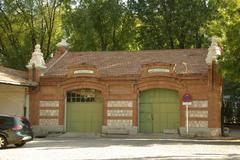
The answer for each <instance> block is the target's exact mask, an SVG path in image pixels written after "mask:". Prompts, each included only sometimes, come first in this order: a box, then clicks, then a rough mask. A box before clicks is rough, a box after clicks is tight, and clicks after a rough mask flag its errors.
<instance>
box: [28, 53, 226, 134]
mask: <svg viewBox="0 0 240 160" xmlns="http://www.w3.org/2000/svg"><path fill="white" fill-rule="evenodd" d="M172 52H174V50H173V51H172ZM205 52H206V51H205ZM179 56H181V55H179ZM204 56H206V54H204ZM63 58H64V57H63ZM153 58H154V57H153ZM51 63H52V62H51ZM59 63H60V62H59ZM180 63H181V62H180ZM201 63H203V62H201ZM193 65H194V64H193ZM193 65H192V66H193ZM204 65H205V66H207V64H204ZM126 67H127V66H126ZM156 67H162V68H169V69H170V72H169V73H148V69H150V68H156ZM174 67H175V66H174V63H162V62H159V63H156V62H154V63H150V64H146V65H141V68H140V70H139V71H138V74H135V75H133V74H132V75H130V74H126V75H121V76H101V72H100V69H99V68H98V67H96V66H94V65H89V64H85V63H82V64H79V65H75V64H68V67H67V74H65V75H51V74H45V75H43V76H40V74H39V71H38V70H37V72H36V76H37V78H36V80H39V86H38V87H37V88H35V89H33V90H32V91H31V93H30V120H31V122H32V124H33V125H34V126H41V125H40V123H42V124H43V125H46V124H47V123H48V122H49V121H47V120H53V121H57V123H58V124H57V125H59V126H60V129H59V128H58V129H56V131H65V129H64V125H65V124H64V123H65V98H66V93H67V91H71V90H75V89H80V88H92V89H96V90H99V91H101V93H102V96H103V98H104V107H103V124H102V125H103V128H104V126H105V127H106V126H107V125H108V120H116V119H119V120H125V119H126V120H131V122H132V127H135V128H137V127H138V107H139V106H138V98H139V93H140V92H141V91H144V90H147V89H152V88H166V89H171V90H176V91H177V92H178V94H179V102H180V104H181V98H182V96H183V95H184V94H185V93H190V94H191V95H192V98H193V101H194V104H193V106H192V107H191V106H190V108H189V111H192V113H193V114H196V113H207V116H205V117H204V116H203V117H194V116H192V117H191V116H190V117H189V122H191V125H192V128H193V130H194V128H195V130H194V131H193V132H194V134H197V135H198V133H197V132H199V133H200V134H199V135H202V134H204V135H211V136H218V135H219V134H220V128H221V114H220V113H221V94H222V92H221V88H222V80H221V78H220V77H219V76H218V74H217V66H216V64H215V63H213V65H211V66H208V69H207V71H206V72H198V73H191V72H190V73H188V71H186V72H185V73H183V72H182V73H177V72H176V71H175V68H174ZM77 69H91V70H94V71H95V74H81V75H74V74H73V72H74V71H75V70H77ZM65 70H66V69H65ZM30 72H31V71H30ZM49 72H50V71H49ZM31 73H32V72H31ZM50 73H51V72H50ZM38 78H39V79H38ZM49 101H50V102H51V103H52V104H50V102H49ZM110 101H126V102H132V109H130V110H132V113H133V114H132V116H131V117H108V116H107V112H108V110H111V109H108V103H110ZM48 102H49V103H48ZM194 105H195V107H194ZM201 105H202V106H203V107H201ZM204 105H205V106H204ZM198 106H199V107H198ZM116 109H121V110H129V108H124V107H117V108H116ZM46 110H57V111H56V114H54V115H48V116H46V115H45V116H44V114H41V113H40V112H42V113H45V112H44V111H46ZM179 110H180V115H179V116H180V129H179V130H180V133H181V134H184V133H185V130H184V129H185V107H184V106H182V105H180V106H179ZM198 111H199V112H198ZM205 111H206V112H205ZM54 113H55V112H54ZM40 121H41V122H40ZM45 121H46V122H45ZM206 123H207V125H206ZM53 124H56V123H53ZM201 125H202V126H201ZM204 125H205V126H204ZM59 126H58V127H59ZM61 126H62V128H61ZM190 127H191V126H190ZM198 127H199V129H198ZM204 127H205V129H206V130H205V131H203V132H204V133H201V128H204ZM196 128H197V129H196ZM135 132H137V130H136V131H135Z"/></svg>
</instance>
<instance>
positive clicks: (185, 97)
mask: <svg viewBox="0 0 240 160" xmlns="http://www.w3.org/2000/svg"><path fill="white" fill-rule="evenodd" d="M182 101H183V102H192V96H191V94H189V93H185V94H184V95H183V97H182Z"/></svg>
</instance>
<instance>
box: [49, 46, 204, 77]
mask: <svg viewBox="0 0 240 160" xmlns="http://www.w3.org/2000/svg"><path fill="white" fill-rule="evenodd" d="M207 52H208V51H207V49H173V50H152V51H135V52H127V51H113V52H108V51H105V52H69V53H67V54H66V55H65V56H64V57H63V58H62V59H60V60H59V61H58V62H57V63H56V64H55V65H53V66H52V67H51V68H49V69H48V70H47V72H46V73H45V75H51V76H54V75H66V74H67V72H68V67H69V66H70V65H73V64H83V63H85V64H88V65H93V66H95V67H96V68H97V70H98V71H99V73H100V75H101V76H103V77H106V76H121V75H137V74H139V73H140V70H141V67H142V66H143V65H146V64H152V63H165V64H176V72H177V73H184V72H185V71H186V67H185V66H184V64H183V62H184V63H186V65H187V68H188V73H206V72H207V64H206V62H205V58H206V56H207Z"/></svg>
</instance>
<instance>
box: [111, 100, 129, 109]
mask: <svg viewBox="0 0 240 160" xmlns="http://www.w3.org/2000/svg"><path fill="white" fill-rule="evenodd" d="M107 106H108V107H128V108H132V107H133V102H132V101H125V100H111V101H108V103H107Z"/></svg>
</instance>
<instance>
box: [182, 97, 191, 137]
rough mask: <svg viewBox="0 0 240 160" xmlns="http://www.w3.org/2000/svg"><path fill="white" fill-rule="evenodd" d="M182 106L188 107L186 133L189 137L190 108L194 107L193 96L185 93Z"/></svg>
mask: <svg viewBox="0 0 240 160" xmlns="http://www.w3.org/2000/svg"><path fill="white" fill-rule="evenodd" d="M182 104H183V105H184V106H186V132H187V135H188V106H189V105H192V96H191V94H189V93H185V94H184V95H183V97H182Z"/></svg>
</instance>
